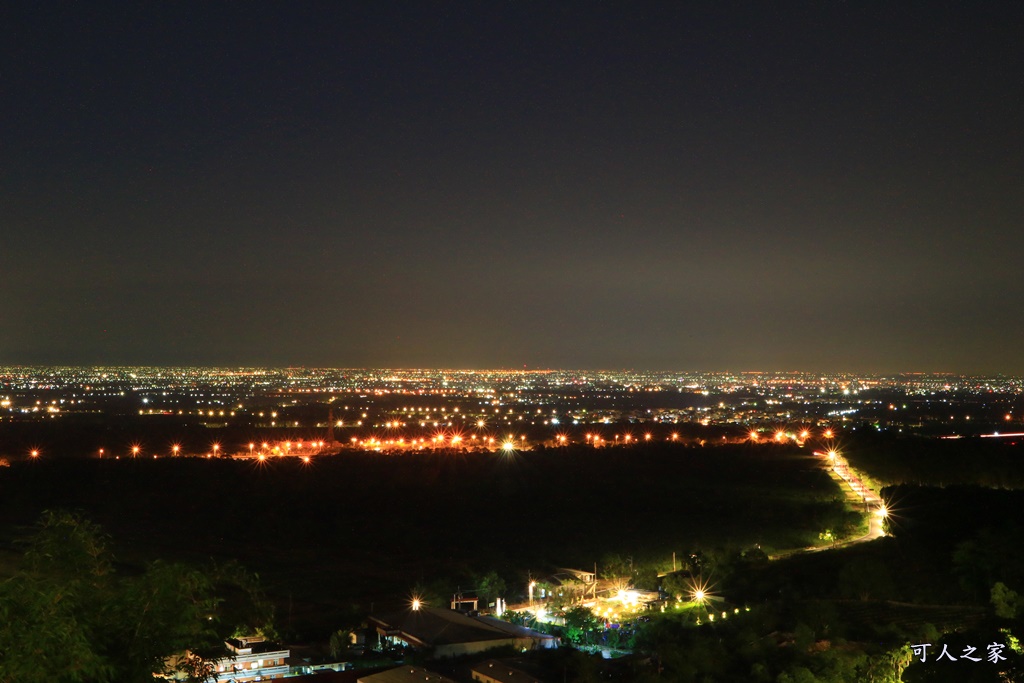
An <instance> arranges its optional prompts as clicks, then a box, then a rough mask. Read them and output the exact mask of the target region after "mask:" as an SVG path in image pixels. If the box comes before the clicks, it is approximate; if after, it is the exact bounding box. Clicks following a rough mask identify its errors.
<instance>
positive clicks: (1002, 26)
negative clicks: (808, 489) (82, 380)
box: [0, 0, 1024, 374]
mask: <svg viewBox="0 0 1024 683" xmlns="http://www.w3.org/2000/svg"><path fill="white" fill-rule="evenodd" d="M36 5H39V6H36ZM119 5H120V6H118V7H116V8H112V7H110V4H108V3H89V2H79V3H56V2H54V3H27V2H26V3H5V4H4V6H3V9H0V55H2V61H0V364H33V363H55V364H92V363H104V364H204V365H205V364H222V365H307V366H308V365H321V366H340V367H356V366H391V367H459V368H472V367H476V368H484V367H488V368H490V367H511V368H522V367H523V366H524V365H525V366H528V367H530V368H537V367H570V368H636V369H678V370H808V371H829V370H836V371H838V370H844V371H856V372H894V371H952V372H979V373H983V372H984V373H996V372H1003V373H1013V374H1024V353H1022V350H1024V312H1022V293H1024V261H1022V258H1024V221H1022V215H1024V133H1022V130H1024V3H1020V2H1007V3H985V2H963V3H952V4H950V3H940V2H812V3H795V2H794V3H788V2H783V3H767V2H765V3H762V2H751V3H740V4H736V5H729V4H728V3H719V2H700V3H683V2H680V3H674V2H661V3H650V4H645V3H637V2H622V3H611V2H599V1H594V2H590V3H579V4H562V3H550V2H535V3H532V2H501V1H499V0H487V1H486V2H466V3H443V2H407V3H406V2H364V3H358V4H357V3H354V2H337V3H336V2H322V3H298V2H279V3H267V4H264V3H258V2H233V3H214V2H166V3H130V2H129V3H119Z"/></svg>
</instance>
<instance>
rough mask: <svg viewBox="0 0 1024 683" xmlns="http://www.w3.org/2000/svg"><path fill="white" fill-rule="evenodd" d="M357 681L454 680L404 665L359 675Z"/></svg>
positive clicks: (425, 682)
mask: <svg viewBox="0 0 1024 683" xmlns="http://www.w3.org/2000/svg"><path fill="white" fill-rule="evenodd" d="M358 683H455V681H453V680H452V679H450V678H446V677H444V676H442V675H441V674H438V673H434V672H433V671H429V670H427V669H423V668H420V667H418V666H408V665H406V666H399V667H397V668H394V669H388V670H387V671H382V672H380V673H376V674H370V675H369V676H361V677H360V678H359V679H358Z"/></svg>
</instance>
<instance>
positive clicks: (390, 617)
mask: <svg viewBox="0 0 1024 683" xmlns="http://www.w3.org/2000/svg"><path fill="white" fill-rule="evenodd" d="M370 621H371V622H373V623H376V624H377V625H378V626H380V627H381V628H383V629H385V630H387V631H397V632H399V633H401V634H402V636H403V637H408V638H410V639H412V640H415V641H418V642H420V643H423V644H424V645H427V646H431V647H433V646H437V645H452V644H455V643H474V642H481V641H487V640H506V639H509V638H544V639H546V638H551V637H552V636H548V635H545V634H543V633H540V632H538V631H534V630H532V629H528V628H525V627H523V626H516V625H514V624H509V623H507V622H504V621H501V620H499V619H493V618H491V617H480V616H470V615H468V614H463V613H461V612H456V611H454V610H449V609H439V608H436V607H421V608H420V609H418V610H404V611H401V612H395V613H392V614H383V615H375V616H371V617H370Z"/></svg>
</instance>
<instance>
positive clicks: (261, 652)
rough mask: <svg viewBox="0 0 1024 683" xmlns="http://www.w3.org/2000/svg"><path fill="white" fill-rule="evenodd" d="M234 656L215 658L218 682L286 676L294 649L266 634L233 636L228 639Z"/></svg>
mask: <svg viewBox="0 0 1024 683" xmlns="http://www.w3.org/2000/svg"><path fill="white" fill-rule="evenodd" d="M224 644H225V645H226V646H227V648H228V651H229V652H231V656H228V657H222V658H220V659H218V660H216V661H215V662H214V670H215V671H216V672H217V683H246V681H269V680H273V679H275V678H284V676H285V675H286V674H287V673H288V664H287V662H286V660H287V659H288V656H289V655H290V654H291V652H290V651H289V650H288V649H287V648H285V647H283V646H281V645H278V644H277V643H272V642H270V641H268V640H266V639H265V638H261V637H258V636H257V637H250V638H232V639H230V640H227V641H225V643H224Z"/></svg>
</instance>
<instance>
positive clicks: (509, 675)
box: [470, 659, 541, 683]
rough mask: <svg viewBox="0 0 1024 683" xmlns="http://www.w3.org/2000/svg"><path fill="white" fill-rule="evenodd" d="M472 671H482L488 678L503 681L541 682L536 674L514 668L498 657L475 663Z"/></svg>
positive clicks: (471, 668)
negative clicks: (532, 674)
mask: <svg viewBox="0 0 1024 683" xmlns="http://www.w3.org/2000/svg"><path fill="white" fill-rule="evenodd" d="M470 671H477V672H480V673H482V674H484V675H485V676H487V677H488V678H493V679H494V680H496V681H501V683H541V682H540V679H538V678H537V677H536V676H531V675H530V674H528V673H526V672H525V671H521V670H519V669H516V668H513V667H511V666H509V665H508V664H505V663H503V662H500V661H498V660H497V659H488V660H486V661H483V662H480V663H478V664H474V665H473V666H472V667H470Z"/></svg>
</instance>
